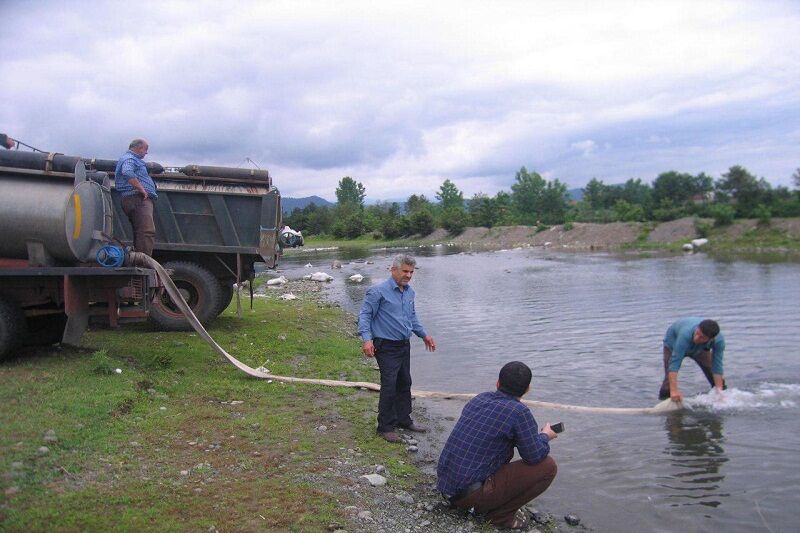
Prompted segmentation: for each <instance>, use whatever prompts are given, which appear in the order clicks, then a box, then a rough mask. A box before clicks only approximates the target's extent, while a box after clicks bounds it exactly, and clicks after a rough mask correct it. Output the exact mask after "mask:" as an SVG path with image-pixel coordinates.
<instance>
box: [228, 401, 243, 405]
mask: <svg viewBox="0 0 800 533" xmlns="http://www.w3.org/2000/svg"><path fill="white" fill-rule="evenodd" d="M243 403H244V400H231V405H241V404H243Z"/></svg>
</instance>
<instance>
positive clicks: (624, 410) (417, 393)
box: [130, 252, 683, 415]
mask: <svg viewBox="0 0 800 533" xmlns="http://www.w3.org/2000/svg"><path fill="white" fill-rule="evenodd" d="M130 260H131V261H132V262H133V264H135V265H138V266H144V267H148V268H152V269H154V270H155V271H156V272H157V273H158V276H159V277H160V278H161V279H162V280H163V282H164V286H165V287H166V289H167V293H169V295H170V297H171V298H172V301H173V302H175V304H176V305H177V306H178V307H179V308H180V310H181V311H182V312H183V314H184V315H185V316H186V319H187V320H188V321H189V323H190V324H191V325H192V327H193V328H194V330H195V331H196V332H197V333H198V334H199V335H200V336H201V337H202V338H203V339H204V340H205V341H206V342H207V343H208V344H209V346H211V347H212V348H213V349H214V351H216V352H217V353H218V354H220V355H221V356H222V357H224V358H225V359H226V360H227V361H228V362H229V363H231V364H232V365H233V366H235V367H236V368H238V369H239V370H241V371H242V372H244V373H245V374H247V375H248V376H252V377H254V378H258V379H272V380H275V381H283V382H285V383H307V384H309V385H325V386H328V387H351V388H359V389H368V390H372V391H380V390H381V386H380V385H378V384H377V383H370V382H367V381H340V380H335V379H311V378H296V377H293V376H277V375H275V374H270V373H269V372H262V371H260V370H257V369H255V368H251V367H249V366H247V365H246V364H244V363H242V362H241V361H239V360H238V359H236V358H235V357H233V356H232V355H231V354H229V353H228V352H226V351H225V350H224V349H223V348H222V347H221V346H220V345H219V344H217V342H216V341H215V340H214V339H213V338H212V337H211V335H209V334H208V332H207V331H206V328H204V327H203V324H201V323H200V321H199V320H197V317H196V316H195V315H194V313H193V312H192V309H191V308H190V307H189V305H188V304H187V303H186V300H184V299H183V296H182V295H181V293H180V291H178V288H177V287H176V286H175V284H174V283H173V282H172V280H171V279H170V277H169V275H168V274H167V272H166V271H165V270H164V268H163V267H162V266H161V265H160V264H159V263H158V262H157V261H156V260H155V259H153V258H152V257H149V256H147V255H145V254H142V253H138V252H131V253H130ZM411 395H412V396H413V397H415V398H440V399H446V400H449V399H454V400H469V399H470V398H473V397H475V394H462V393H448V392H439V391H423V390H415V389H412V390H411ZM520 401H522V402H523V403H525V404H526V405H530V406H531V407H538V408H547V409H563V410H568V411H576V412H583V413H606V414H624V415H646V414H660V413H668V412H670V411H677V410H680V409H682V408H683V406H682V405H681V404H680V403H676V402H673V401H672V400H670V399H667V400H664V401H662V402H660V403H658V404H656V405H655V406H653V407H591V406H586V405H569V404H563V403H554V402H541V401H537V400H520Z"/></svg>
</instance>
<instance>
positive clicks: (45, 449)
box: [36, 446, 50, 455]
mask: <svg viewBox="0 0 800 533" xmlns="http://www.w3.org/2000/svg"><path fill="white" fill-rule="evenodd" d="M36 453H38V454H39V455H47V454H48V453H50V448H48V447H47V446H39V449H38V450H36Z"/></svg>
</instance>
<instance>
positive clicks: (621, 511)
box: [282, 246, 800, 532]
mask: <svg viewBox="0 0 800 533" xmlns="http://www.w3.org/2000/svg"><path fill="white" fill-rule="evenodd" d="M407 251H410V252H412V253H413V254H414V255H416V256H417V257H418V270H417V272H416V273H415V276H414V279H413V281H412V284H413V286H414V289H415V290H416V293H417V313H418V315H419V316H420V319H421V321H422V323H423V324H424V325H425V327H426V329H427V330H428V332H429V333H430V334H431V335H433V336H434V338H435V339H436V341H437V345H438V350H437V351H436V352H435V353H433V354H430V353H427V352H425V351H424V348H423V345H422V343H421V341H418V340H417V341H415V342H414V343H413V344H412V375H413V379H414V387H415V388H419V389H425V390H441V391H450V392H481V391H484V390H491V389H493V388H494V383H495V381H496V379H497V372H498V370H499V368H500V367H501V366H502V365H503V364H504V363H506V362H508V361H511V360H519V361H524V362H525V363H527V364H528V365H529V366H530V367H531V369H532V370H533V376H534V378H533V390H532V392H531V393H530V394H529V396H528V398H530V399H535V400H544V401H551V402H558V403H567V404H578V405H592V406H604V407H648V406H652V405H654V404H655V403H657V401H658V399H657V394H658V388H659V386H660V384H661V379H662V377H663V368H662V363H661V339H662V338H663V334H664V331H665V330H666V328H667V327H668V326H669V324H670V323H671V322H672V321H673V320H675V319H677V318H680V317H683V316H697V315H700V316H706V317H709V318H714V319H716V320H718V321H719V323H720V326H721V327H722V331H723V333H724V334H725V339H726V343H727V350H726V354H725V374H726V379H727V381H728V386H729V390H728V391H727V392H726V394H725V398H724V400H722V401H720V400H719V399H717V398H716V397H715V396H714V395H712V394H710V393H708V392H707V391H708V386H707V383H706V381H705V379H704V378H703V376H702V374H701V372H700V371H699V369H697V368H696V366H695V365H694V363H693V362H692V361H691V360H688V359H687V360H686V361H685V362H684V365H683V367H682V369H681V372H680V383H681V389H682V390H683V392H684V394H685V395H686V396H687V398H688V403H689V404H690V405H691V407H690V409H687V410H684V411H682V412H680V413H673V414H669V415H605V414H582V413H574V412H570V411H563V410H545V409H534V416H535V417H536V419H537V421H538V422H539V423H540V425H542V424H544V423H545V422H548V421H550V422H556V421H563V422H564V423H565V425H566V428H567V430H566V432H565V433H563V434H562V435H561V436H560V437H559V438H558V439H557V440H556V441H554V442H553V443H552V452H551V453H552V455H553V457H554V458H555V459H556V461H557V462H558V464H559V474H558V477H557V478H556V480H555V482H554V483H553V485H552V486H551V488H550V490H548V491H547V492H546V493H545V494H543V495H542V496H541V497H540V498H539V499H538V500H537V503H536V505H539V506H540V507H541V508H542V509H544V510H547V511H549V512H552V513H554V514H556V515H563V514H566V513H573V514H577V515H578V516H580V517H581V518H582V520H583V522H584V523H585V524H586V525H587V526H588V527H590V528H591V529H594V530H596V531H621V532H628V531H669V532H672V531H712V530H718V531H773V532H777V531H797V530H798V528H799V527H800V526H798V519H800V509H798V503H800V498H799V497H798V494H800V460H799V459H798V455H799V454H800V433H799V432H798V430H799V429H800V423H798V420H799V419H800V418H799V416H798V415H800V357H798V352H800V350H798V348H797V341H798V337H800V325H799V324H800V264H797V263H759V262H755V261H721V260H715V259H713V258H710V257H708V256H706V255H705V254H693V255H678V256H659V257H643V256H640V255H621V254H602V253H591V254H590V253H564V252H555V251H549V250H545V249H540V248H537V249H530V248H529V249H520V250H508V251H498V252H481V253H472V252H469V251H466V252H465V251H464V250H459V249H457V248H454V247H445V246H439V247H433V248H419V249H416V248H415V249H413V250H407ZM397 252H398V250H371V251H347V250H338V251H328V252H325V251H322V252H313V253H312V252H306V253H299V254H297V255H294V256H292V257H288V258H284V261H283V263H282V269H283V270H284V274H285V275H287V277H289V278H293V277H300V276H301V275H302V274H308V273H311V272H316V271H324V272H327V273H329V274H331V275H333V276H334V277H335V279H334V281H333V282H331V283H330V286H329V294H330V296H331V298H332V299H333V300H334V301H337V302H338V303H340V304H341V305H342V306H343V307H344V308H345V309H347V310H349V311H352V312H357V311H358V308H359V306H360V304H361V300H362V299H363V296H364V293H365V291H366V289H367V287H368V286H369V285H370V284H372V283H376V282H378V281H381V280H383V279H385V278H386V277H387V276H388V268H389V266H390V263H391V258H392V256H393V255H394V254H395V253H397ZM333 259H339V260H341V261H342V263H343V264H344V266H343V268H342V269H341V270H334V269H332V268H331V261H332V260H333ZM370 263H371V264H370ZM306 264H311V265H312V266H311V267H307V266H305V265H306ZM354 273H360V274H362V275H364V276H365V279H364V281H363V282H362V283H353V282H350V281H349V280H348V279H347V278H348V277H349V276H351V275H352V274H354ZM462 406H463V403H459V402H454V401H441V402H431V408H430V409H429V411H432V412H433V415H434V416H435V417H436V418H437V419H440V420H443V421H444V422H443V424H444V427H445V429H449V428H450V427H452V424H453V422H452V420H453V418H457V417H458V414H459V413H460V409H461V407H462Z"/></svg>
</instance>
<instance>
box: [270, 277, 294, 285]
mask: <svg viewBox="0 0 800 533" xmlns="http://www.w3.org/2000/svg"><path fill="white" fill-rule="evenodd" d="M288 281H289V280H288V279H286V277H285V276H280V277H278V278H273V279H270V280H267V285H283V284H284V283H286V282H288Z"/></svg>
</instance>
